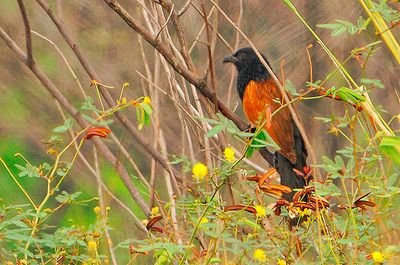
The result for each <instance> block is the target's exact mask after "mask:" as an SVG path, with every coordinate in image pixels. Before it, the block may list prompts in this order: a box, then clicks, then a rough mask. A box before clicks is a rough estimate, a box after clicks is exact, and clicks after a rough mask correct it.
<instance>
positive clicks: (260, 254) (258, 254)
mask: <svg viewBox="0 0 400 265" xmlns="http://www.w3.org/2000/svg"><path fill="white" fill-rule="evenodd" d="M253 258H254V260H256V261H258V262H267V255H265V252H264V250H262V249H261V248H257V249H256V250H254V253H253Z"/></svg>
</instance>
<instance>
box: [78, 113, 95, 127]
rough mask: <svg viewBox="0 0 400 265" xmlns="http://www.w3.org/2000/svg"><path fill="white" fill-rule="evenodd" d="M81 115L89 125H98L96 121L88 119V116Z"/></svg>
mask: <svg viewBox="0 0 400 265" xmlns="http://www.w3.org/2000/svg"><path fill="white" fill-rule="evenodd" d="M81 115H82V117H83V118H84V119H85V120H87V121H88V122H90V123H91V124H93V125H97V124H98V121H97V120H96V119H93V118H92V117H90V116H88V115H86V114H81Z"/></svg>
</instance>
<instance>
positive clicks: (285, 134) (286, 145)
mask: <svg viewBox="0 0 400 265" xmlns="http://www.w3.org/2000/svg"><path fill="white" fill-rule="evenodd" d="M262 56H263V58H264V60H265V61H266V62H267V64H268V65H270V64H269V62H268V60H267V58H266V57H265V56H264V55H262ZM223 62H224V63H233V64H234V65H235V66H236V69H237V71H238V75H237V91H238V93H239V97H240V99H241V100H242V103H243V110H244V113H245V114H246V116H247V119H248V120H249V121H250V123H251V125H253V126H254V125H255V126H257V125H258V126H261V124H263V128H264V129H265V130H266V131H267V132H268V134H269V135H270V136H271V138H272V139H273V140H274V142H275V143H276V144H277V145H278V146H279V147H280V150H279V151H278V152H276V154H275V161H274V163H273V164H274V165H272V166H273V167H275V168H276V169H277V171H278V173H279V175H280V177H281V184H282V185H285V186H288V187H290V188H292V189H299V188H303V187H305V186H306V185H307V183H306V182H307V180H306V179H305V178H304V177H302V176H300V175H301V174H298V172H303V170H304V168H305V167H306V158H307V150H306V148H305V145H304V141H303V139H302V137H301V134H300V132H299V129H298V128H297V126H296V124H295V123H294V121H293V118H292V115H291V113H290V111H289V109H288V108H287V107H282V105H283V104H285V103H286V102H285V100H284V97H283V95H282V93H281V91H280V90H279V88H278V86H277V84H276V83H275V81H274V80H273V79H272V77H271V75H270V74H269V72H268V71H267V69H266V68H265V66H264V65H263V64H262V63H261V61H260V59H259V58H258V56H257V54H256V53H255V52H254V50H253V49H252V48H250V47H246V48H242V49H239V50H238V51H236V52H235V53H233V54H232V55H229V56H227V57H225V58H224V60H223ZM281 107H282V108H281ZM279 108H280V109H279ZM278 109H279V111H277V112H276V113H275V114H274V115H272V113H274V112H275V111H276V110H278ZM271 115H272V117H271ZM294 169H295V170H294ZM296 169H297V173H296V172H295V171H296ZM283 197H284V198H285V199H287V200H291V199H292V197H293V192H292V193H291V194H286V195H284V196H283Z"/></svg>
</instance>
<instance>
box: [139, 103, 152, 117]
mask: <svg viewBox="0 0 400 265" xmlns="http://www.w3.org/2000/svg"><path fill="white" fill-rule="evenodd" d="M139 105H140V107H142V108H143V109H144V111H145V112H146V113H147V114H148V115H151V114H152V113H153V109H152V108H151V106H150V105H149V104H147V103H145V102H141V103H139Z"/></svg>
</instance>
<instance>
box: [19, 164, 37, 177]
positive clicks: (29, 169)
mask: <svg viewBox="0 0 400 265" xmlns="http://www.w3.org/2000/svg"><path fill="white" fill-rule="evenodd" d="M15 167H16V168H18V169H19V170H20V172H19V174H18V176H19V177H25V176H28V177H30V178H40V174H39V169H38V168H37V167H35V166H32V165H31V164H28V163H27V164H26V165H25V167H24V166H21V165H18V164H15Z"/></svg>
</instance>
